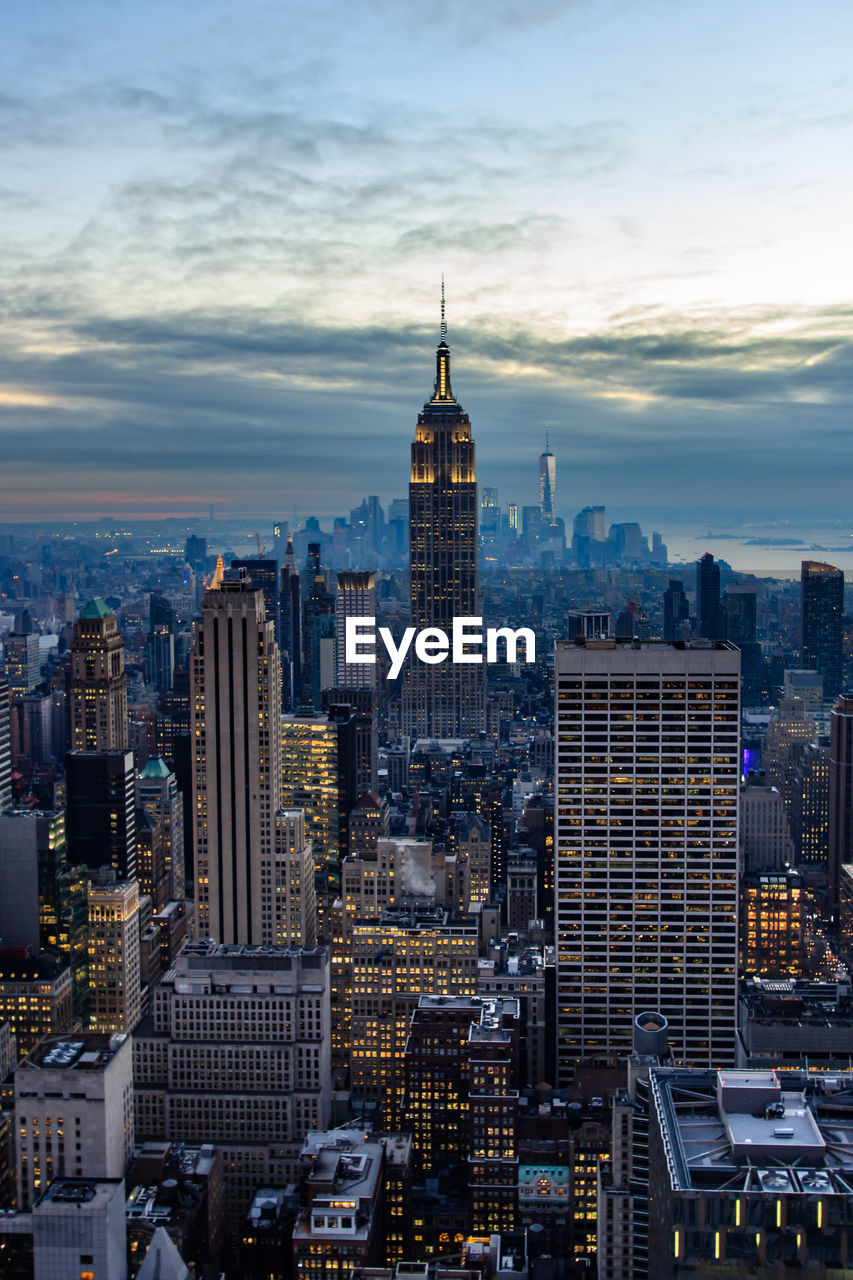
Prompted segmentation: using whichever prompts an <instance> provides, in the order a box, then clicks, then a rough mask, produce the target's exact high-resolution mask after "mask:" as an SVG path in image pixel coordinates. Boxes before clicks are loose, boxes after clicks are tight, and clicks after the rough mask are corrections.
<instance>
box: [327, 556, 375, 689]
mask: <svg viewBox="0 0 853 1280" xmlns="http://www.w3.org/2000/svg"><path fill="white" fill-rule="evenodd" d="M375 577H376V575H375V574H374V573H371V572H362V573H339V574H338V589H337V592H336V595H335V619H336V630H337V637H336V640H337V677H336V680H335V688H337V689H372V688H374V686H375V684H376V663H375V662H347V661H346V620H347V618H372V617H375V615H376V590H375V586H374V581H375Z"/></svg>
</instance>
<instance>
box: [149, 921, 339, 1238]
mask: <svg viewBox="0 0 853 1280" xmlns="http://www.w3.org/2000/svg"><path fill="white" fill-rule="evenodd" d="M133 1053H134V1068H133V1077H134V1084H135V1090H136V1127H137V1131H138V1133H139V1135H140V1137H141V1138H150V1139H161V1140H169V1141H172V1140H175V1139H177V1140H180V1141H194V1140H195V1141H197V1140H198V1138H199V1135H200V1131H201V1132H202V1136H203V1137H204V1139H205V1140H206V1141H208V1142H212V1143H215V1144H216V1145H217V1146H218V1147H221V1148H222V1151H223V1156H224V1161H225V1177H224V1184H225V1197H226V1204H225V1212H226V1215H227V1218H228V1222H229V1224H230V1227H231V1229H232V1230H236V1229H237V1228H238V1226H239V1223H240V1221H241V1220H242V1218H243V1216H244V1215H245V1213H246V1211H247V1210H248V1208H249V1204H250V1203H251V1199H252V1196H253V1195H254V1192H255V1190H256V1189H257V1187H259V1186H263V1185H272V1186H286V1185H287V1184H288V1183H289V1182H293V1181H294V1179H295V1176H296V1172H297V1167H298V1157H299V1151H300V1148H301V1146H302V1141H303V1138H304V1136H305V1134H306V1133H307V1132H308V1131H309V1130H311V1129H325V1128H326V1126H327V1124H328V1122H329V1109H330V1106H331V1076H330V1067H329V1062H330V1026H329V956H328V952H327V951H325V950H324V949H322V948H316V949H308V950H298V949H290V950H285V949H283V948H274V947H243V946H222V945H218V944H216V943H213V942H192V943H188V944H187V945H186V947H185V948H184V950H183V951H182V952H181V954H180V955H179V956H178V958H177V960H176V961H175V963H174V965H173V967H172V969H171V970H170V971H169V972H168V973H167V974H166V975H165V976H164V977H163V979H162V980H161V982H160V985H159V986H158V987H157V988H156V990H155V991H154V993H153V1013H152V1014H151V1015H149V1016H147V1017H146V1018H144V1019H143V1021H142V1023H141V1024H140V1026H139V1027H138V1028H137V1031H136V1034H135V1035H134V1048H133Z"/></svg>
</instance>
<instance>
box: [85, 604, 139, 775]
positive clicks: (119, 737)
mask: <svg viewBox="0 0 853 1280" xmlns="http://www.w3.org/2000/svg"><path fill="white" fill-rule="evenodd" d="M127 743H128V739H127V677H126V675H125V672H124V640H123V639H122V636H121V632H120V631H119V629H118V627H117V625H116V619H115V614H114V613H113V612H112V610H111V609H110V608H109V606H108V605H106V604H105V603H104V601H103V600H102V599H101V598H100V596H97V597H96V598H95V599H94V600H91V601H90V602H89V604H87V605H86V608H85V609H84V610H83V611H82V613H81V614H80V617H79V618H78V619H77V621H76V622H75V624H74V637H73V639H72V641H71V750H72V751H120V750H122V749H123V748H125V747H126V746H127Z"/></svg>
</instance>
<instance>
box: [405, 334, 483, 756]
mask: <svg viewBox="0 0 853 1280" xmlns="http://www.w3.org/2000/svg"><path fill="white" fill-rule="evenodd" d="M444 335H445V327H444V320H443V319H442V330H441V342H440V343H439V344H438V349H437V351H436V375H435V387H434V389H433V394H432V398H431V399H430V400H428V401H427V403H426V404H425V405H424V407H423V411H422V412H421V413H420V414H418V422H417V427H416V429H415V440H414V443H413V445H412V470H411V482H410V484H409V532H410V538H409V566H410V591H411V625H412V626H413V627H416V628H417V629H418V630H420V629H422V628H427V627H439V628H441V629H442V630H443V631H445V632H446V633H447V634H448V635H449V634H450V633H451V631H452V629H453V619H454V618H468V617H472V616H477V615H478V614H479V589H478V577H477V479H476V470H475V460H474V441H473V439H472V438H471V422H470V419H469V417H468V414H467V413H465V412H464V410H463V409H462V406H461V405H460V404H458V403H457V401H456V399H455V398H454V395H453V392H452V390H451V387H450V349H449V347H448V345H447V343H446V342H445V340H444ZM402 722H403V732H404V733H406V734H408V735H409V737H414V738H420V737H428V738H465V737H472V736H474V735H475V734H477V733H479V732H480V730H481V729H484V728H485V667H484V666H483V665H482V663H455V662H452V661H451V660H450V655H446V656H445V658H444V659H443V661H440V662H435V663H425V662H421V661H419V660H418V659H417V658H414V657H412V658H410V660H409V663H408V667H407V669H406V673H405V679H404V685H403V716H402Z"/></svg>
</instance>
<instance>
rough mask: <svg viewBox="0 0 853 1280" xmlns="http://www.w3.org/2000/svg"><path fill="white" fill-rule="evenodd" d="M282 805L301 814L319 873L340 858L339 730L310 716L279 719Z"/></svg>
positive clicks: (335, 726)
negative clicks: (303, 817)
mask: <svg viewBox="0 0 853 1280" xmlns="http://www.w3.org/2000/svg"><path fill="white" fill-rule="evenodd" d="M279 731H280V734H281V802H282V806H283V807H285V808H288V809H302V810H304V812H305V833H306V835H307V837H308V839H309V840H310V841H311V846H312V848H313V851H314V865H315V867H316V868H317V869H318V870H322V869H323V868H325V867H326V865H327V864H328V863H329V862H330V861H335V860H336V859H337V857H338V854H339V840H338V835H339V827H338V824H339V820H340V818H339V805H338V727H337V725H336V724H335V722H334V721H333V720H330V719H329V717H328V716H321V715H316V714H315V713H314V712H304V713H303V712H299V713H298V714H293V715H287V716H282V717H281V720H280V727H279Z"/></svg>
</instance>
